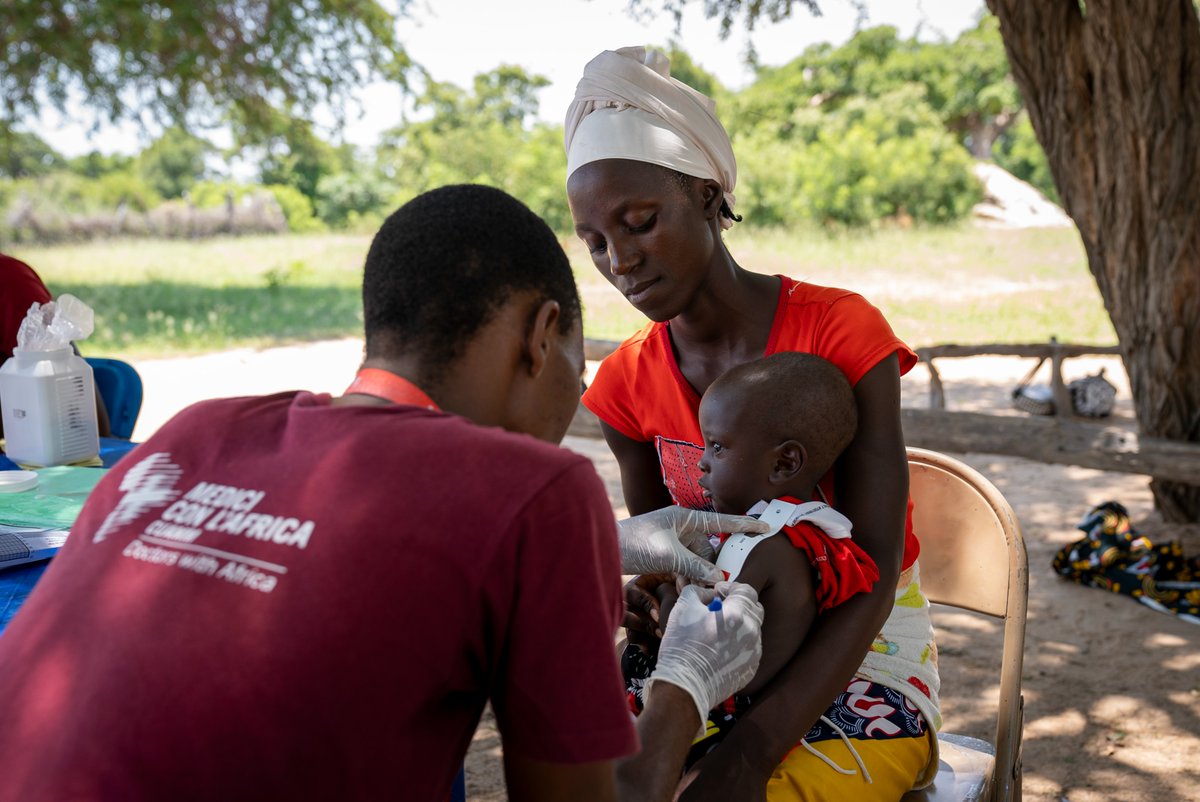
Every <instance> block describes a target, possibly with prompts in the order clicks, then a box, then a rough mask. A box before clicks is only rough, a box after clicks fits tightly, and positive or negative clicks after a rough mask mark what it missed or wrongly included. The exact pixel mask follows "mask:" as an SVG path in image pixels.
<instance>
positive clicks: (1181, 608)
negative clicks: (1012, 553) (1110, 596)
mask: <svg viewBox="0 0 1200 802" xmlns="http://www.w3.org/2000/svg"><path fill="white" fill-rule="evenodd" d="M1077 528H1079V529H1081V530H1083V531H1084V532H1086V533H1087V535H1086V536H1085V537H1084V538H1083V539H1082V540H1078V541H1076V542H1074V543H1072V544H1070V545H1069V546H1065V547H1064V548H1062V549H1061V550H1060V551H1059V552H1058V553H1057V554H1055V555H1054V563H1053V565H1054V570H1055V572H1056V573H1058V574H1059V575H1060V576H1062V577H1064V578H1066V579H1070V580H1072V581H1074V582H1078V583H1079V584H1081V585H1090V586H1091V587H1094V588H1100V589H1101V590H1110V591H1112V592H1113V593H1120V594H1122V595H1125V596H1130V597H1132V598H1134V599H1137V600H1138V601H1140V602H1141V603H1142V604H1144V605H1146V606H1147V607H1151V608H1153V609H1155V610H1158V611H1160V612H1164V613H1170V614H1173V615H1176V616H1178V617H1179V618H1181V619H1183V620H1184V621H1188V622H1190V623H1193V624H1200V557H1191V558H1187V557H1184V556H1183V547H1182V546H1181V545H1180V544H1179V542H1178V541H1174V540H1172V541H1168V542H1166V543H1160V544H1158V545H1154V544H1152V543H1151V542H1150V539H1149V538H1147V537H1146V536H1145V535H1141V534H1138V531H1137V530H1136V529H1134V527H1133V525H1132V524H1131V523H1130V521H1129V513H1128V512H1127V511H1126V509H1125V508H1124V507H1123V506H1121V505H1120V504H1118V503H1117V502H1115V501H1107V502H1105V503H1104V504H1101V505H1100V506H1098V507H1094V508H1093V509H1091V510H1090V511H1088V514H1087V515H1085V516H1084V517H1083V520H1082V521H1081V522H1080V523H1079V526H1078V527H1077Z"/></svg>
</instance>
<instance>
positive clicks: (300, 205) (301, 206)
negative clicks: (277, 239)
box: [266, 184, 326, 234]
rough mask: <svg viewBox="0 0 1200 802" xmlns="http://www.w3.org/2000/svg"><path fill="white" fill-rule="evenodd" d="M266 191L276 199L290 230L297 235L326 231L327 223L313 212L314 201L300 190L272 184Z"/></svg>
mask: <svg viewBox="0 0 1200 802" xmlns="http://www.w3.org/2000/svg"><path fill="white" fill-rule="evenodd" d="M266 190H267V191H268V192H270V193H271V194H272V195H273V196H274V197H275V202H276V203H278V204H279V208H280V209H282V210H283V216H284V218H285V219H286V220H287V224H288V230H290V231H293V232H295V233H297V234H308V233H311V232H314V231H324V230H325V229H326V226H325V223H323V222H322V221H321V220H319V219H318V218H317V216H316V214H315V213H314V212H313V205H312V201H311V200H309V198H308V196H307V195H305V194H304V193H303V192H301V191H300V190H298V189H296V188H295V187H291V186H286V185H284V184H270V185H268V186H267V187H266Z"/></svg>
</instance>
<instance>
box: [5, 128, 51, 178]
mask: <svg viewBox="0 0 1200 802" xmlns="http://www.w3.org/2000/svg"><path fill="white" fill-rule="evenodd" d="M62 163H63V158H62V156H60V155H59V154H58V153H57V152H56V151H55V150H54V148H52V147H50V145H48V144H47V143H46V141H45V140H43V139H42V138H41V137H39V136H37V135H36V134H31V133H29V132H27V131H17V130H15V129H13V127H12V126H11V125H9V124H8V123H6V122H5V121H4V119H3V118H0V178H28V177H30V176H38V175H45V174H46V173H49V172H51V171H53V170H55V169H58V168H60V167H62Z"/></svg>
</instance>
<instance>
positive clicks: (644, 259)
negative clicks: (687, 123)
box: [567, 159, 722, 322]
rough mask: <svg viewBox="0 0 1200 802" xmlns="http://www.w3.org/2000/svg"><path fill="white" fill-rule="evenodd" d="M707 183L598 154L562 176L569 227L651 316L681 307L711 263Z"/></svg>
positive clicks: (712, 227)
mask: <svg viewBox="0 0 1200 802" xmlns="http://www.w3.org/2000/svg"><path fill="white" fill-rule="evenodd" d="M721 197H722V195H721V191H720V187H719V186H717V184H716V183H715V182H712V181H703V180H701V179H698V178H693V179H690V181H689V182H688V186H687V187H685V186H684V185H683V183H682V182H681V181H680V179H679V176H678V174H677V173H675V172H673V171H671V170H668V169H666V168H665V167H659V166H658V165H655V164H647V163H645V162H635V161H629V160H627V159H602V160H600V161H595V162H591V163H589V164H585V165H584V166H583V167H580V168H579V169H578V170H576V171H575V172H574V173H572V174H571V177H570V179H569V180H568V181H567V200H568V202H569V203H570V206H571V215H572V217H574V219H575V233H576V234H578V235H579V238H580V239H581V240H583V242H584V244H586V245H587V248H588V251H589V252H590V253H591V255H592V264H594V265H595V266H596V269H597V270H599V271H600V274H601V275H603V276H604V277H605V278H606V279H608V281H609V283H611V284H612V285H613V286H614V287H616V288H617V289H618V290H620V291H621V293H622V294H623V295H624V296H625V297H626V298H627V299H629V302H630V303H631V304H633V305H634V307H636V308H637V309H638V310H639V311H640V312H641V313H642V314H644V315H645V316H646V317H648V318H650V319H651V320H655V321H660V322H661V321H667V320H670V319H672V318H674V317H676V316H677V315H679V314H680V313H681V312H682V311H684V310H685V309H687V308H688V306H689V305H690V303H691V301H692V299H693V298H694V297H695V294H696V291H697V290H698V289H699V288H700V286H702V284H703V283H704V280H705V278H706V277H707V275H708V271H709V268H710V267H711V266H712V264H713V258H714V254H715V252H716V249H717V244H718V242H719V237H718V234H717V224H716V222H715V221H716V215H717V213H718V212H719V210H720V205H721Z"/></svg>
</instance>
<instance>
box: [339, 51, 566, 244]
mask: <svg viewBox="0 0 1200 802" xmlns="http://www.w3.org/2000/svg"><path fill="white" fill-rule="evenodd" d="M546 84H547V80H546V79H545V78H543V77H542V76H537V75H529V74H527V73H526V72H525V71H524V70H522V69H520V68H519V67H501V68H499V69H498V70H495V71H493V72H491V73H486V74H483V75H479V76H476V78H475V81H474V84H473V91H471V92H466V91H464V90H462V89H459V88H458V87H456V86H453V85H450V84H441V83H436V82H434V83H431V84H430V85H429V86H428V87H427V88H426V90H425V92H424V93H423V94H422V95H421V96H420V97H419V98H418V101H417V103H418V109H419V110H421V111H423V112H425V113H427V114H428V115H429V116H428V117H427V118H426V119H423V120H420V121H417V122H411V123H408V124H406V125H403V126H401V127H399V128H396V129H393V130H392V131H389V132H388V133H387V134H385V137H384V142H383V144H381V146H380V147H379V149H378V162H379V166H380V170H381V171H382V173H383V175H384V176H386V177H387V179H388V180H389V181H390V182H391V184H392V186H394V187H395V190H396V191H395V195H394V200H396V201H403V200H407V199H408V198H411V197H414V196H416V195H418V194H420V193H421V192H424V191H426V190H428V189H432V188H433V187H438V186H442V185H444V184H456V183H480V184H490V185H492V186H497V187H501V188H502V189H504V190H505V191H507V192H509V193H510V194H512V195H513V196H514V197H517V198H519V199H520V200H522V201H523V202H524V203H526V204H527V205H528V206H529V207H530V208H532V209H533V210H534V211H536V212H537V213H538V214H540V215H542V217H543V218H544V219H545V220H546V221H547V222H548V223H549V224H550V226H551V227H552V228H554V229H555V230H556V231H560V232H568V231H570V230H571V229H572V227H573V226H572V223H571V218H570V213H569V211H568V209H567V203H566V192H565V190H564V186H565V184H566V155H565V154H564V153H563V148H562V129H561V127H559V126H548V125H546V124H544V123H534V122H532V120H533V117H534V115H536V114H537V101H536V92H537V90H538V89H540V88H542V87H543V86H545V85H546ZM322 194H323V191H322ZM322 217H324V215H322ZM326 219H328V218H326Z"/></svg>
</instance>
